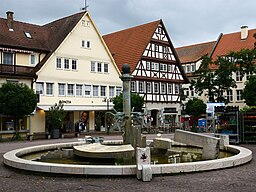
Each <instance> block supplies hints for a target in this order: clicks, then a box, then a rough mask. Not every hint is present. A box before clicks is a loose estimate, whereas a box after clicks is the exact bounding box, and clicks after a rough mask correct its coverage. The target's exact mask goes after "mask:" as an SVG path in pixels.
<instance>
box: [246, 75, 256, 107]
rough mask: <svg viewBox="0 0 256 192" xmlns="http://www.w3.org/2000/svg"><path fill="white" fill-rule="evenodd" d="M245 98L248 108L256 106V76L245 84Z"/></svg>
mask: <svg viewBox="0 0 256 192" xmlns="http://www.w3.org/2000/svg"><path fill="white" fill-rule="evenodd" d="M243 98H244V99H245V103H246V104H247V105H248V106H256V76H251V77H250V79H249V80H248V81H247V82H246V83H245V88H244V91H243Z"/></svg>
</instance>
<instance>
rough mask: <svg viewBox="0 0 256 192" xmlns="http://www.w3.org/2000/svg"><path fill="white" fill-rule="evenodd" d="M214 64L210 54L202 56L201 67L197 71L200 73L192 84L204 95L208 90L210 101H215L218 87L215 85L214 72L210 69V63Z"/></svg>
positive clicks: (197, 91)
mask: <svg viewBox="0 0 256 192" xmlns="http://www.w3.org/2000/svg"><path fill="white" fill-rule="evenodd" d="M211 64H212V59H211V58H209V57H208V56H203V57H202V63H201V66H200V68H199V69H198V70H197V71H196V73H197V74H198V75H199V76H198V78H197V80H196V81H192V86H194V87H195V91H196V93H198V94H199V95H202V94H203V92H204V91H205V90H206V91H207V95H208V97H209V101H210V102H214V93H215V91H216V87H215V85H214V81H213V80H214V72H213V71H212V70H210V69H209V65H211Z"/></svg>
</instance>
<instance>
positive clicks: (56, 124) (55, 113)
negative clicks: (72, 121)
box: [48, 101, 66, 129]
mask: <svg viewBox="0 0 256 192" xmlns="http://www.w3.org/2000/svg"><path fill="white" fill-rule="evenodd" d="M65 116H66V112H65V111H64V109H63V103H62V102H61V101H59V103H58V104H57V103H55V104H54V105H53V106H51V107H50V108H49V114H48V118H49V124H50V126H51V128H52V129H60V128H61V126H62V123H63V121H64V118H65Z"/></svg>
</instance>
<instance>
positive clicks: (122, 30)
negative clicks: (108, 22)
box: [103, 19, 161, 36]
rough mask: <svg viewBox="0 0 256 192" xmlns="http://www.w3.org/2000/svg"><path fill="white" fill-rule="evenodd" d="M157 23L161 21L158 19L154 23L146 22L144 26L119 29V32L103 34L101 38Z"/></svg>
mask: <svg viewBox="0 0 256 192" xmlns="http://www.w3.org/2000/svg"><path fill="white" fill-rule="evenodd" d="M157 22H159V23H160V22H161V19H158V20H155V21H151V22H148V23H144V24H140V25H135V26H133V27H129V28H126V29H121V30H118V31H114V32H112V33H108V34H105V35H103V36H107V35H112V34H115V33H120V32H124V31H128V30H132V29H135V28H141V27H143V26H146V25H149V24H153V23H157Z"/></svg>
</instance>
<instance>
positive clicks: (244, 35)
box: [241, 26, 248, 40]
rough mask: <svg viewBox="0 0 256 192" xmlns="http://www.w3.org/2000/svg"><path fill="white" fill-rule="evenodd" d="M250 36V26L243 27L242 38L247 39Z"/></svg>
mask: <svg viewBox="0 0 256 192" xmlns="http://www.w3.org/2000/svg"><path fill="white" fill-rule="evenodd" d="M247 37H248V26H242V27H241V40H245V39H247Z"/></svg>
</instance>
